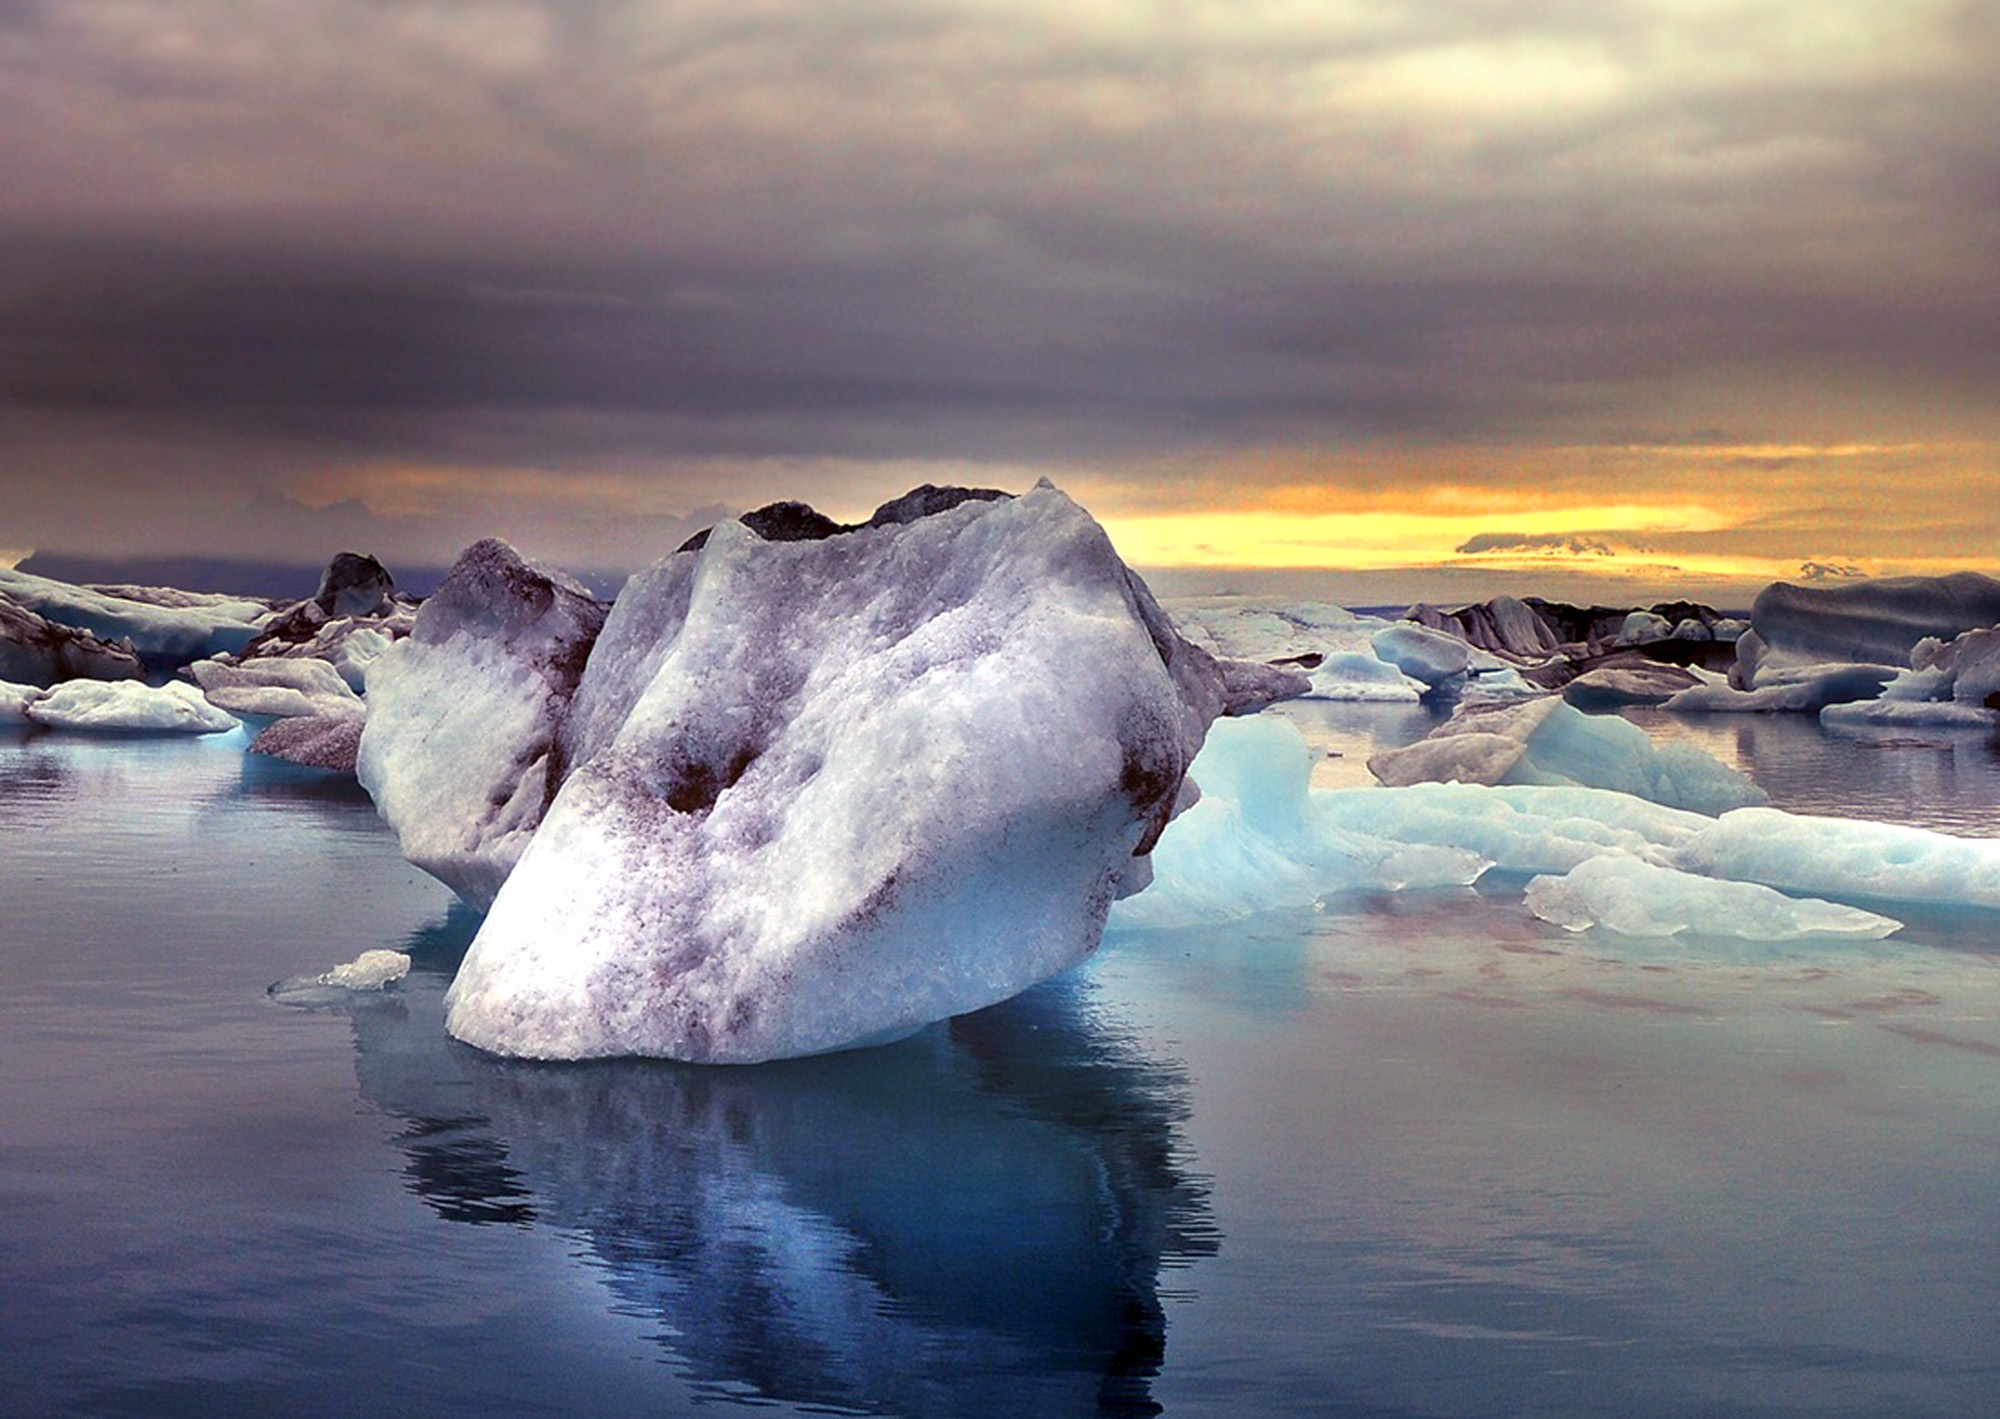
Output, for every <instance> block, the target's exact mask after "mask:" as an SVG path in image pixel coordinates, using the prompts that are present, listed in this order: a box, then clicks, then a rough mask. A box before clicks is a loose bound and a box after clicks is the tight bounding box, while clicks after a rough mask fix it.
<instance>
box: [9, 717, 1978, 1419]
mask: <svg viewBox="0 0 2000 1419" xmlns="http://www.w3.org/2000/svg"><path fill="white" fill-rule="evenodd" d="M1307 712H1308V713H1310V714H1313V715H1317V716H1319V720H1318V722H1317V724H1316V727H1315V728H1313V730H1312V731H1311V732H1312V733H1313V734H1315V735H1316V736H1318V737H1317V738H1316V739H1315V742H1316V743H1318V744H1320V746H1321V747H1322V749H1323V750H1324V749H1329V748H1330V749H1334V750H1335V751H1337V752H1340V753H1341V754H1342V758H1341V759H1338V760H1327V764H1329V765H1332V766H1334V767H1333V772H1334V773H1335V774H1336V776H1337V775H1339V774H1341V773H1347V772H1349V771H1351V769H1352V768H1353V767H1354V765H1355V764H1356V763H1358V762H1359V761H1360V760H1365V755H1366V752H1367V746H1368V745H1370V744H1375V743H1389V742H1401V740H1402V739H1405V738H1407V737H1410V736H1411V735H1412V734H1415V733H1421V732H1422V729H1423V728H1424V727H1425V722H1424V720H1423V718H1422V716H1421V715H1418V716H1415V717H1412V716H1411V714H1410V712H1406V711H1388V710H1377V709H1363V708H1357V707H1343V708H1342V709H1341V710H1340V711H1339V712H1336V711H1334V710H1333V708H1332V707H1315V708H1311V709H1310V710H1309V711H1307ZM1777 724H1783V725H1784V726H1786V727H1784V728H1778V729H1771V728H1767V726H1772V725H1777ZM1685 732H1689V733H1692V734H1696V735H1698V736H1700V735H1706V736H1709V737H1708V738H1704V739H1703V742H1704V743H1705V744H1708V745H1709V747H1711V748H1717V746H1718V745H1720V746H1721V747H1720V749H1719V750H1718V751H1719V752H1720V751H1721V750H1727V752H1726V753H1725V757H1729V758H1731V759H1732V761H1735V762H1739V763H1742V764H1744V765H1745V766H1746V767H1750V768H1752V769H1753V771H1754V772H1756V773H1757V775H1758V776H1759V778H1760V779H1761V780H1764V781H1766V782H1767V783H1768V784H1770V785H1771V786H1772V791H1773V795H1774V797H1776V798H1778V799H1779V801H1781V802H1784V803H1785V804H1786V806H1794V807H1801V808H1804V809H1806V810H1807V811H1839V809H1840V808H1841V807H1842V806H1845V807H1847V809H1848V811H1854V809H1853V805H1855V804H1858V803H1868V804H1871V805H1877V806H1876V807H1873V808H1871V810H1870V811H1871V812H1872V813H1873V815H1874V816H1881V817H1896V818H1900V819H1902V820H1906V821H1924V822H1928V823H1931V824H1932V825H1935V826H1945V827H1955V828H1956V830H1958V831H1979V830H1981V829H1980V827H1979V825H1980V824H1983V823H1990V822H1991V821H1992V820H1991V816H1990V815H1991V813H1992V811H1993V805H1994V804H1995V803H1996V802H2000V788H1996V785H1995V773H1994V767H1995V762H1996V761H1995V760H1994V758H1993V755H1992V751H1991V749H1990V747H1989V746H1986V745H1984V744H1981V743H1973V744H1969V745H1968V744H1966V743H1964V742H1962V741H1953V742H1946V743H1942V744H1932V745H1930V747H1928V748H1920V747H1917V746H1914V745H1911V744H1902V745H1898V746H1890V747H1874V748H1870V749H1867V750H1865V751H1864V750H1861V749H1856V748H1855V747H1853V746H1852V745H1851V744H1849V743H1846V742H1842V741H1833V740H1829V739H1827V738H1825V737H1824V736H1821V735H1819V733H1818V731H1817V730H1816V729H1813V728H1812V726H1810V725H1809V724H1805V723H1803V722H1801V721H1776V720H1768V719H1767V720H1760V721H1758V722H1757V723H1756V724H1753V725H1747V726H1746V725H1743V724H1739V723H1731V724H1728V725H1722V726H1712V725H1710V724H1709V723H1708V722H1705V721H1704V722H1693V723H1692V727H1691V728H1688V729H1687V730H1686V731H1685ZM1711 740H1713V741H1715V742H1711ZM240 748H241V746H240V741H233V740H231V739H228V738H225V739H222V740H218V741H201V742H196V743H181V742H160V741H146V742H122V743H121V742H103V741H89V740H83V739H76V738H60V737H57V736H53V735H40V736H34V737H26V738H23V737H19V736H16V737H12V738H0V850H3V852H0V1238H4V1240H0V1336H4V1337H5V1338H4V1340H0V1346H4V1355H3V1356H0V1358H4V1371H5V1373H6V1375H7V1377H8V1378H7V1383H6V1384H5V1385H4V1386H0V1413H4V1414H8V1415H22V1416H28V1415H72V1414H90V1415H127V1414H129V1415H169V1416H171V1415H182V1414H186V1415H196V1414H199V1415H238V1414H241V1415H266V1414H274V1413H288V1414H300V1415H322V1414H324V1415H335V1414H342V1415H345V1414H356V1413H371V1412H379V1413H389V1412H397V1413H400V1412H423V1413H426V1414H441V1415H455V1414H464V1415H472V1414H480V1415H502V1414H596V1413H606V1414H610V1413H616V1414H621V1415H633V1414H636V1415H678V1414H687V1413H694V1412H702V1413H727V1412H730V1411H732V1410H734V1409H737V1408H752V1407H754V1408H758V1409H776V1410H778V1411H780V1412H813V1413H826V1412H840V1413H868V1414H977V1415H983V1414H996V1415H998V1414H1023V1413H1034V1414H1049V1415H1058V1414H1144V1413H1153V1412H1159V1411H1161V1410H1164V1412H1166V1413H1168V1414H1175V1415H1180V1414H1190V1415H1244V1414H1322V1415H1325V1414H1331V1415H1439V1416H1474V1415H1496V1416H1497V1415H1518V1414H1551V1415H1600V1414H1601V1415H1619V1416H1628V1415H1629V1416H1649V1415H1659V1416H1668V1415H1687V1414H1707V1415H1806V1414H1813V1415H1819V1414H1843V1415H1844V1414H1851V1415H1857V1416H1858V1415H1953V1416H1956V1415H1966V1416H1972V1415H1985V1414H1991V1413H1994V1412H2000V1189H1996V1188H1995V1187H1994V1185H1993V1179H1994V1177H1995V1176H1996V1170H2000V970H1996V966H2000V954H1996V952H2000V930H1996V927H1995V923H1994V922H1993V920H1992V919H1990V918H1986V917H1980V916H1970V915H1952V914H1931V915H1930V916H1928V917H1927V918H1926V919H1925V920H1922V921H1919V922H1916V923H1913V925H1912V927H1911V929H1910V930H1909V931H1908V932H1906V933H1905V934H1904V935H1903V936H1902V937H1899V938H1893V939H1892V940H1891V941H1889V942H1885V943H1879V944H1874V945H1870V946H1866V947H1859V948H1854V947H1844V948H1840V949H1838V950H1832V949H1826V948H1810V947H1807V948H1792V949H1789V950H1787V951H1785V952H1782V953H1771V952H1768V951H1755V950H1751V949H1749V948H1745V947H1742V946H1740V945H1735V944H1731V943H1722V942H1693V943H1683V944H1676V945H1672V946H1659V945H1653V946H1647V947H1633V946H1630V945H1619V944H1617V943H1615V942H1606V941H1601V940H1597V939H1594V938H1593V937H1591V936H1584V937H1568V936H1566V935H1564V934H1563V933H1560V932H1557V931H1555V930H1554V929H1553V928H1549V927H1546V926H1544V925H1543V924H1542V923H1539V922H1537V921H1535V920H1533V919H1532V918H1531V917H1529V916H1528V915H1527V914H1526V913H1525V912H1524V911H1523V910H1522V908H1521V907H1520V905H1519V898H1518V886H1516V887H1513V888H1511V889H1510V888H1508V887H1505V886H1503V887H1499V888H1495V889H1493V890H1491V891H1488V892H1475V891H1464V892H1449V893H1438V894H1422V895H1412V896H1406V897H1401V898H1365V899H1355V900H1346V901H1340V902H1336V903H1334V904H1332V905H1331V906H1330V907H1329V908H1328V910H1326V911H1324V912H1320V913H1309V914H1308V913H1302V914H1298V915H1295V916H1281V917H1267V918H1264V919H1260V920H1259V921H1257V922H1255V923H1254V924H1252V925H1251V926H1249V927H1247V928H1237V929H1234V930H1231V931H1228V932H1221V933H1187V934H1150V935H1130V936H1125V937H1117V936H1114V937H1113V938H1112V939H1110V940H1109V941H1107V943H1106V946H1105V948H1104V950H1103V951H1102V952H1100V953H1099V955H1098V956H1097V957H1096V958H1095V959H1094V960H1093V961H1092V962H1091V963H1089V965H1087V966H1086V967H1085V968H1083V969H1081V970H1079V971H1076V972H1073V973H1071V974H1070V975H1069V976H1066V977H1064V978H1063V979H1061V980H1059V981H1057V982H1054V983H1052V984H1050V985H1048V986H1045V987H1043V988H1041V989H1039V990H1036V991H1034V992H1031V993H1030V994H1029V995H1027V996H1025V997H1023V998H1021V999H1020V1000H1017V1001H1014V1002H1011V1003H1010V1004H1008V1005H1005V1006H1002V1007H998V1008H996V1009H993V1010H989V1011H986V1012H982V1013H981V1014H978V1015H975V1016H970V1017H966V1018H964V1019H961V1020H957V1021H953V1022H951V1023H950V1024H948V1025H943V1026H938V1027H934V1028H933V1029H931V1030H929V1031H927V1032H925V1033H924V1034H922V1035H920V1036H919V1037H917V1038H916V1039H913V1040H911V1041H908V1042H906V1043H905V1044H903V1045H899V1046H896V1047H893V1048H890V1049H886V1050H877V1051H871V1052H866V1053H861V1054H855V1055H849V1056H840V1057H834V1058H829V1059H823V1060H815V1061H805V1062H799V1063H794V1064H789V1065H782V1066H770V1067H764V1068H758V1069H735V1070H728V1069H709V1070H703V1069H691V1068H684V1067H678V1066H673V1065H665V1064H642V1063H619V1064H602V1065H591V1066H572V1067H553V1066H527V1065H521V1064H506V1063H501V1062H498V1061H494V1060H490V1059H488V1058H486V1057H484V1056H482V1055H479V1054H478V1053H476V1052H474V1051H471V1050H468V1049H465V1048H463V1047H461V1046H456V1045H454V1044H452V1043H451V1042H450V1041H449V1040H447V1039H446V1038H445V1036H444V1034H443V1030H442V1026H441V1023H440V1021H441V1014H442V1006H441V997H442V993H443V990H444V987H445V985H446V984H447V983H448V981H449V979H450V975H451V972H452V970H453V968H454V966H455V964H456V962H457V960H458V958H459V956H460V955H461V954H462V952H463V950H464V948H465V945H466V943H467V942H468V940H469V939H470V936H471V934H472V931H473V930H474V929H475V927H476V924H477V923H476V920H475V919H474V918H472V917H471V916H470V915H469V914H467V913H465V912H464V911H462V910H460V909H457V908H455V907H454V906H453V905H452V902H451V898H450V896H449V894H448V893H446V892H445V890H444V889H443V888H442V887H439V886H437V885H436V884H434V883H432V882H430V881H429V880H428V879H427V878H424V877H423V876H422V875H421V874H418V873H416V872H415V871H414V870H412V869H410V868H408V867H407V866H406V865H405V864H403V862H402V861H401V859H400V858H399V857H398V856H397V854H396V851H395V848H394V844H393V840H392V839H391V838H390V837H389V835H388V834H387V832H386V830H384V829H382V828H381V827H380V826H379V824H378V823H377V822H376V820H375V817H374V814H373V812H372V810H371V809H370V807H369V805H368V804H367V802H366V800H365V799H364V798H362V797H361V796H360V795H359V794H358V792H356V791H355V790H354V789H353V788H352V787H351V786H349V787H346V788H342V787H340V786H338V785H336V784H331V783H329V782H327V781H325V780H323V779H321V778H319V777H317V776H315V775H312V774H309V773H306V772H303V771H297V772H295V771H292V770H289V769H286V768H284V767H283V766H279V765H273V764H268V763H259V762H256V761H250V760H246V759H245V758H244V756H243V755H242V753H241V751H240ZM1357 756H1358V757H1357ZM1343 765H1344V766H1346V767H1345V768H1343V767H1341V766H1343ZM1322 772H1323V773H1324V772H1326V770H1324V769H1323V770H1322ZM1843 774H1845V775H1846V778H1845V784H1844V786H1843V781H1842V779H1841V775H1843ZM1781 782H1782V783H1784V784H1787V785H1792V786H1787V787H1784V788H1782V789H1781V788H1780V787H1779V784H1780V783H1781ZM1898 795H1902V801H1900V802H1898ZM1788 799H1789V801H1788ZM1885 808H1894V809H1895V811H1893V812H1891V811H1885ZM1991 830H1992V831H2000V827H1996V828H1993V829H1991ZM377 946H390V947H395V948H398V949H402V950H406V951H409V952H411V953H412V955H413V956H414V958H415V961H416V966H415V970H414V971H413V973H412V975H411V976H410V977H409V978H408V979H407V980H406V981H405V982H403V983H402V985H401V986H400V987H399V988H397V989H394V990H392V991H390V992H387V993H385V994H382V995H379V996H373V997H362V998H357V999H355V1000H354V1001H353V1002H352V1003H350V1004H346V1005H343V1006H340V1007H335V1008H324V1009H315V1010H302V1009H297V1008H290V1007H286V1006H282V1005H279V1004H276V1003H274V1002H273V1001H272V1000H271V999H270V998H269V997H268V996H267V995H266V987H267V986H269V985H270V984H271V983H272V982H274V981H277V980H279V979H281V978H285V977H290V976H296V975H301V974H308V973H316V972H319V971H323V970H326V969H328V968H329V967H331V966H332V965H335V964H337V963H339V962H341V961H344V960H348V959H350V958H352V957H353V956H354V955H356V954H357V953H358V952H360V951H362V950H364V949H368V948H370V947H377Z"/></svg>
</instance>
